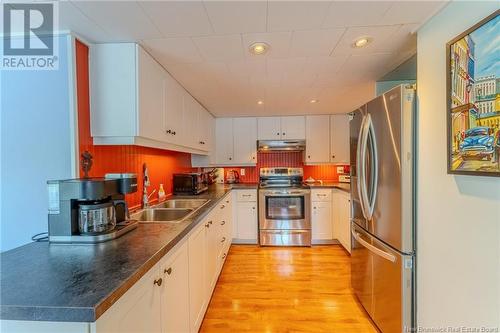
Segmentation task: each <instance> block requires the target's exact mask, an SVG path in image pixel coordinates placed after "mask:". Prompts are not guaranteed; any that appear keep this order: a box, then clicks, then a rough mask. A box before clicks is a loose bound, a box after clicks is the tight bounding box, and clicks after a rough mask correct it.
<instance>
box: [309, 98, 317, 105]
mask: <svg viewBox="0 0 500 333" xmlns="http://www.w3.org/2000/svg"><path fill="white" fill-rule="evenodd" d="M318 102H319V101H318V100H317V99H314V98H313V99H311V100H310V101H309V103H311V104H314V103H318Z"/></svg>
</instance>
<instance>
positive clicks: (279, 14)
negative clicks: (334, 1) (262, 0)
mask: <svg viewBox="0 0 500 333" xmlns="http://www.w3.org/2000/svg"><path fill="white" fill-rule="evenodd" d="M330 4H331V2H330V1H269V2H268V18H267V21H268V23H267V24H268V26H267V31H291V30H307V29H317V28H320V27H321V24H322V23H323V21H324V18H325V15H326V13H327V11H328V8H329V7H330Z"/></svg>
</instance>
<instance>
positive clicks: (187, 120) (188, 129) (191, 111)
mask: <svg viewBox="0 0 500 333" xmlns="http://www.w3.org/2000/svg"><path fill="white" fill-rule="evenodd" d="M198 112H199V111H198V102H197V101H196V100H195V99H194V98H193V96H191V95H190V94H188V93H187V92H185V93H184V117H183V118H184V119H183V127H182V129H183V130H182V133H183V134H184V138H183V141H182V142H181V143H180V144H181V145H183V146H186V147H190V148H199V141H200V137H199V135H200V130H199V128H198Z"/></svg>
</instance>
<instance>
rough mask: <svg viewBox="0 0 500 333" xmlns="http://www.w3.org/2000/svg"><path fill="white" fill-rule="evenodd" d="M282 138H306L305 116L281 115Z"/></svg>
mask: <svg viewBox="0 0 500 333" xmlns="http://www.w3.org/2000/svg"><path fill="white" fill-rule="evenodd" d="M281 138H282V139H283V140H285V139H290V140H304V139H305V138H306V120H305V117H304V116H291V117H281Z"/></svg>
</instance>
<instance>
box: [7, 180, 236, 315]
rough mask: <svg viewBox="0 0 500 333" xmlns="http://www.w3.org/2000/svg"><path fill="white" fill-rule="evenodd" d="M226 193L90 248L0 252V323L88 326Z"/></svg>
mask: <svg viewBox="0 0 500 333" xmlns="http://www.w3.org/2000/svg"><path fill="white" fill-rule="evenodd" d="M230 190H231V186H227V185H214V186H211V187H210V188H209V190H208V191H207V192H205V193H203V194H201V195H197V196H195V198H199V199H201V198H207V199H210V201H209V202H208V203H207V204H206V205H204V206H203V207H202V208H200V210H198V211H197V212H196V213H195V214H193V215H192V216H190V217H189V218H187V219H186V220H184V221H182V222H180V223H176V224H173V223H164V224H161V223H155V224H139V226H138V227H137V229H135V230H132V231H130V232H129V233H127V234H125V235H123V236H122V237H120V238H118V239H115V240H112V241H109V242H105V243H100V244H96V245H60V244H49V243H47V242H39V243H30V244H27V245H24V246H21V247H18V248H16V249H13V250H10V251H7V252H4V253H2V254H1V255H0V260H1V271H0V289H1V290H0V319H9V320H32V321H33V320H36V321H70V322H94V321H95V320H96V319H97V318H99V317H100V316H101V315H102V314H103V313H104V311H106V310H107V309H108V308H110V307H111V305H112V304H114V303H115V302H116V301H117V300H118V298H120V297H121V296H122V295H123V294H124V293H125V292H126V291H127V290H128V289H130V287H132V286H133V285H134V283H136V282H137V281H138V280H139V279H140V278H141V277H142V276H143V275H144V274H145V273H146V272H147V271H148V270H149V269H151V267H153V266H154V265H155V264H156V263H157V262H158V261H159V260H160V259H161V258H162V257H163V256H164V255H165V254H166V253H167V252H168V251H169V250H170V249H172V248H173V247H174V246H175V245H176V244H177V243H178V242H179V241H180V240H181V239H182V238H183V237H184V236H186V235H187V234H188V232H189V231H190V230H192V229H193V228H194V227H195V226H196V225H197V224H198V223H200V222H201V220H202V219H203V217H205V216H206V215H207V214H208V212H209V211H210V210H211V209H212V208H213V207H214V206H215V205H216V204H217V203H218V202H219V201H220V200H221V199H222V197H223V196H224V195H225V194H226V193H227V192H229V191H230ZM193 198H194V197H193Z"/></svg>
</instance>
